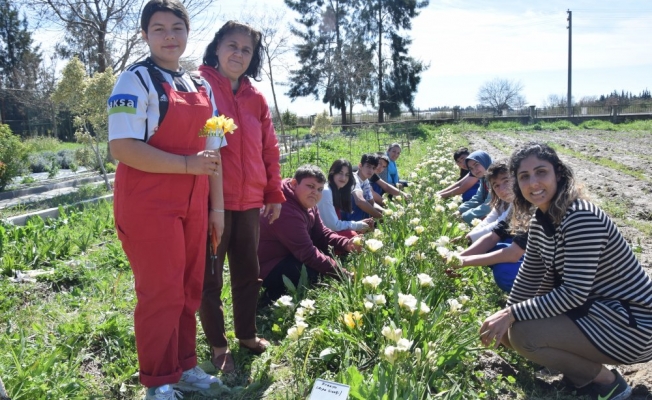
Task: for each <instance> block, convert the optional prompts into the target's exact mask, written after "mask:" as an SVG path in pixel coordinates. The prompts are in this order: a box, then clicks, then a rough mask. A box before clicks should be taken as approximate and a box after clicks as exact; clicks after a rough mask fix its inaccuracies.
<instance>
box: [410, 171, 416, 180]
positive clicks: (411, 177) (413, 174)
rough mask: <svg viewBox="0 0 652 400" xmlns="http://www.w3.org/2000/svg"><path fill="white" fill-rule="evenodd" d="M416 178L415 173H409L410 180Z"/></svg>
mask: <svg viewBox="0 0 652 400" xmlns="http://www.w3.org/2000/svg"><path fill="white" fill-rule="evenodd" d="M417 176H418V175H417V173H416V172H411V173H410V179H412V180H414V179H417Z"/></svg>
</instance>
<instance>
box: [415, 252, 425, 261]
mask: <svg viewBox="0 0 652 400" xmlns="http://www.w3.org/2000/svg"><path fill="white" fill-rule="evenodd" d="M414 259H415V260H417V261H422V260H425V259H426V253H419V252H416V253H415V254H414Z"/></svg>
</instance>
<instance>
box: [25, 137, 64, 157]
mask: <svg viewBox="0 0 652 400" xmlns="http://www.w3.org/2000/svg"><path fill="white" fill-rule="evenodd" d="M24 144H25V147H26V148H27V151H28V152H30V153H40V152H43V151H56V150H57V148H58V147H59V146H60V145H61V142H60V141H59V139H57V138H51V137H36V138H32V139H27V140H25V141H24Z"/></svg>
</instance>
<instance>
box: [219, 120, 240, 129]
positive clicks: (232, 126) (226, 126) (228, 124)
mask: <svg viewBox="0 0 652 400" xmlns="http://www.w3.org/2000/svg"><path fill="white" fill-rule="evenodd" d="M236 129H238V126H237V125H236V124H235V123H234V122H233V119H231V118H224V123H223V124H222V131H223V132H224V133H231V132H233V131H234V130H236Z"/></svg>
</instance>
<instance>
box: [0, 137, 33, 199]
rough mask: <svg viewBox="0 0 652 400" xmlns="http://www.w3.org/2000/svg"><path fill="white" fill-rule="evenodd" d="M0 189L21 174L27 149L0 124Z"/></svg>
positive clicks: (25, 160) (23, 169)
mask: <svg viewBox="0 0 652 400" xmlns="http://www.w3.org/2000/svg"><path fill="white" fill-rule="evenodd" d="M0 160H2V161H0V190H4V189H5V187H7V185H9V184H10V183H11V181H12V180H13V179H14V178H15V177H17V176H20V175H22V173H23V172H24V171H25V164H26V162H27V149H26V148H25V145H24V144H23V143H22V142H21V141H20V138H19V137H18V135H14V134H13V132H11V129H10V128H9V126H7V125H0Z"/></svg>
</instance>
